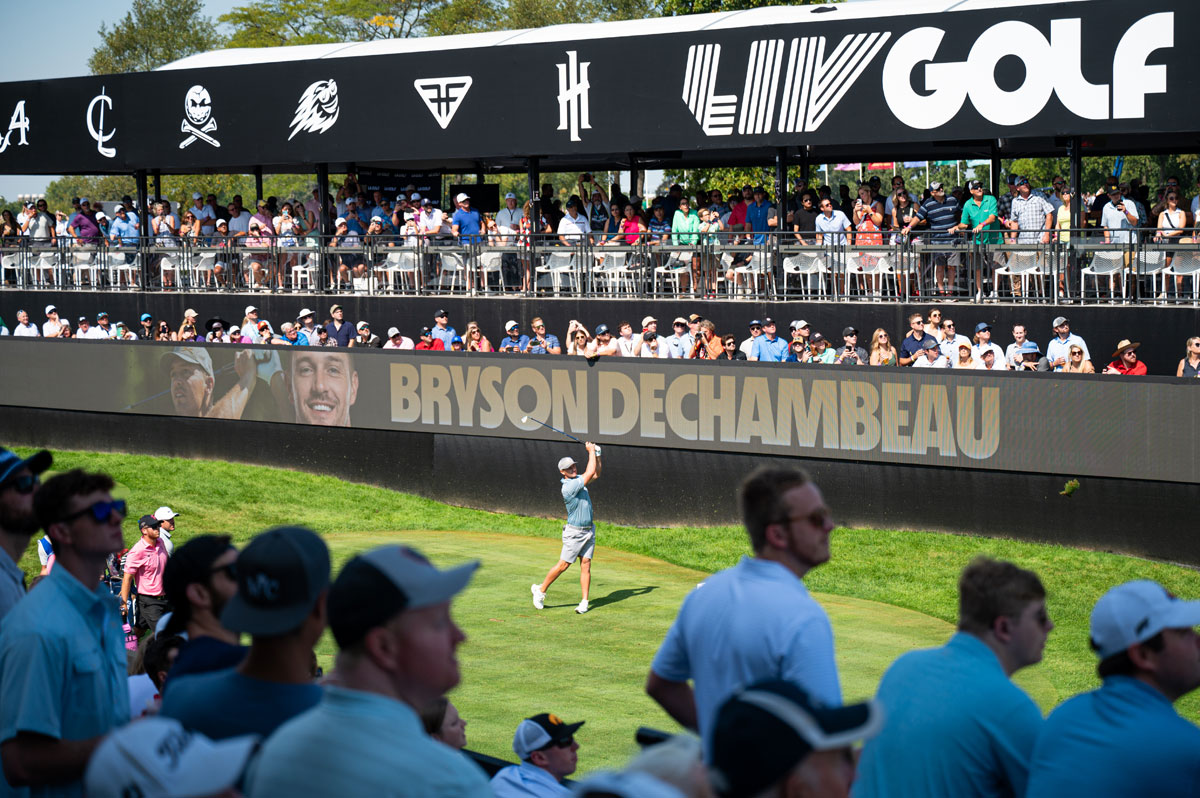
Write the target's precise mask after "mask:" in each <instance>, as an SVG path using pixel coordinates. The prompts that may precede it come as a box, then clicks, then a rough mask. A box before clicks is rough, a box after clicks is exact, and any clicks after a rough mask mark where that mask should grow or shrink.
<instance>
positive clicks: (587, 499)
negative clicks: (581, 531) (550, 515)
mask: <svg viewBox="0 0 1200 798" xmlns="http://www.w3.org/2000/svg"><path fill="white" fill-rule="evenodd" d="M562 496H563V504H565V505H566V506H567V523H568V524H570V525H571V526H577V527H588V526H591V525H592V495H591V494H590V493H588V489H587V486H586V485H584V484H583V477H582V476H578V477H571V478H570V479H568V478H566V477H563V479H562Z"/></svg>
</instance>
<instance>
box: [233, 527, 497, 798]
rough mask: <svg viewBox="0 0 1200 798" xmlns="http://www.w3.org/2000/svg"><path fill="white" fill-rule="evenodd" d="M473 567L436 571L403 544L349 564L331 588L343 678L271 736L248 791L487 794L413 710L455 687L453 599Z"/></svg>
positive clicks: (481, 780)
mask: <svg viewBox="0 0 1200 798" xmlns="http://www.w3.org/2000/svg"><path fill="white" fill-rule="evenodd" d="M251 545H253V544H251ZM247 551H249V549H247ZM477 567H479V563H478V562H471V563H467V564H465V565H460V566H458V567H457V568H452V569H449V570H445V571H439V570H437V569H436V568H434V567H433V565H431V564H430V562H429V561H428V560H427V559H425V557H424V556H422V555H421V553H420V552H417V551H415V550H413V549H410V548H406V547H403V546H383V547H381V548H377V549H374V550H372V551H369V552H366V553H365V554H360V555H359V556H357V557H355V558H354V559H352V560H350V562H348V563H346V565H345V567H344V568H342V572H341V573H340V574H339V575H338V578H337V581H336V582H334V584H333V587H332V588H331V589H330V591H329V627H330V631H332V632H333V638H334V640H335V641H336V642H337V647H338V655H337V682H336V684H332V685H329V686H328V687H326V688H325V690H324V696H323V697H322V698H321V701H320V703H319V704H318V705H317V706H316V707H314V708H313V709H311V710H309V711H307V712H304V713H303V714H301V715H299V717H296V718H295V719H293V720H292V721H291V722H289V723H287V724H285V725H284V726H283V727H282V728H280V729H279V731H278V732H276V733H275V735H274V736H272V737H271V738H270V739H268V740H267V742H266V744H265V745H264V746H263V749H262V753H261V754H260V755H259V759H258V762H257V764H256V765H255V766H254V768H253V769H252V771H251V772H250V775H249V778H248V779H247V789H246V795H247V796H249V798H259V796H265V797H267V798H274V796H281V795H289V796H325V795H338V794H344V793H346V791H347V789H349V791H350V792H353V793H356V794H360V795H397V794H404V795H413V796H417V795H421V796H437V795H445V796H463V797H464V798H471V797H472V796H479V798H483V797H484V796H488V795H491V792H490V790H489V789H488V783H487V779H486V778H485V777H484V775H483V773H482V772H481V771H480V770H479V768H478V766H476V765H475V764H474V763H472V762H471V761H470V760H469V759H467V758H466V757H464V756H462V755H460V754H459V753H458V752H456V751H454V750H452V749H450V748H449V747H447V746H444V745H442V744H441V743H439V742H437V741H435V740H432V739H430V738H429V737H428V736H427V735H426V734H425V729H424V727H423V726H422V724H421V719H420V716H419V714H418V713H419V712H420V711H422V710H423V709H424V708H425V707H427V706H429V705H431V704H433V703H434V702H436V701H437V700H438V699H439V698H440V697H441V696H443V695H445V694H446V693H447V692H448V691H449V690H451V689H453V688H454V686H455V685H457V684H458V682H459V679H460V676H459V668H458V660H457V658H456V657H455V649H456V648H458V646H459V644H461V643H462V642H463V641H464V640H465V639H466V636H465V635H464V634H463V633H462V630H461V629H459V628H458V626H457V625H455V623H454V620H453V618H452V617H451V614H450V602H451V600H452V599H453V598H454V596H456V595H457V594H458V593H460V592H461V591H462V590H463V589H464V588H465V587H466V586H467V583H468V582H469V581H470V579H471V576H472V574H474V572H475V569H476V568H477ZM314 689H315V690H316V692H317V695H318V696H320V695H321V692H322V691H321V689H320V688H316V687H314ZM331 731H333V732H335V733H333V734H331V733H330V732H331Z"/></svg>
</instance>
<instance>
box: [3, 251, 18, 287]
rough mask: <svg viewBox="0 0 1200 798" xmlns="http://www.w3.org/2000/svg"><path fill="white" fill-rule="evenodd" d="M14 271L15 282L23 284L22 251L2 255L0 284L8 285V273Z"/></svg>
mask: <svg viewBox="0 0 1200 798" xmlns="http://www.w3.org/2000/svg"><path fill="white" fill-rule="evenodd" d="M8 272H12V275H13V284H14V285H20V284H21V253H20V252H6V253H4V254H3V255H0V284H5V285H7V282H6V281H7V279H8V277H7V273H8Z"/></svg>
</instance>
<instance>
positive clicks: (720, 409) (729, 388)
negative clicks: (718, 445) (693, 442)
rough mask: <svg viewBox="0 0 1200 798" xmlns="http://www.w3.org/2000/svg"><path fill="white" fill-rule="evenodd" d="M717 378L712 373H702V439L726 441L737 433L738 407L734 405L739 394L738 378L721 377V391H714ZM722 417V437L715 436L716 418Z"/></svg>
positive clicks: (700, 400) (700, 387)
mask: <svg viewBox="0 0 1200 798" xmlns="http://www.w3.org/2000/svg"><path fill="white" fill-rule="evenodd" d="M715 382H716V380H715V378H714V377H713V376H712V375H710V374H702V375H700V384H699V387H698V390H697V393H698V394H699V402H700V413H699V418H698V419H697V421H699V422H700V436H699V437H700V440H702V441H714V440H721V441H724V440H726V439H729V438H733V437H735V436H736V435H737V428H736V427H735V426H734V425H735V424H736V422H737V407H736V406H735V405H734V402H735V400H736V394H737V379H736V378H735V377H732V376H728V377H721V393H720V395H717V394H715V393H714V392H713V388H714V383H715ZM717 418H720V419H721V437H720V438H716V437H715V426H716V419H717Z"/></svg>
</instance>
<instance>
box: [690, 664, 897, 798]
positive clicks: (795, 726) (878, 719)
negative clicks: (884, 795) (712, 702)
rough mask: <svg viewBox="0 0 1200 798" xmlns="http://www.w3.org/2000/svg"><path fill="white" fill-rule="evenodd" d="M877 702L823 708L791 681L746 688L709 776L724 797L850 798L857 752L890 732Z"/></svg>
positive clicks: (728, 714) (729, 712) (717, 742)
mask: <svg viewBox="0 0 1200 798" xmlns="http://www.w3.org/2000/svg"><path fill="white" fill-rule="evenodd" d="M884 723H885V719H884V717H883V713H882V712H881V711H880V709H879V706H878V704H877V702H874V701H872V702H869V703H863V704H852V705H850V706H846V707H840V706H829V705H824V704H822V702H821V701H820V700H818V699H816V697H815V696H810V694H809V693H808V692H807V691H805V690H804V689H802V688H801V687H800V686H799V685H798V684H795V683H793V681H792V680H787V679H767V680H763V681H759V682H756V683H754V684H751V685H749V686H747V687H744V688H740V689H739V690H738V691H737V692H736V693H734V694H733V695H732V696H730V698H729V700H728V701H726V702H725V703H724V704H723V705H722V706H721V709H720V712H719V713H717V718H716V731H715V733H714V736H713V744H712V767H711V770H710V774H711V777H712V782H713V784H714V786H715V787H716V789H717V793H718V794H719V795H722V796H737V797H738V798H750V796H755V797H756V798H758V797H760V796H761V797H762V798H766V797H767V796H772V797H774V796H780V797H782V796H801V795H805V796H807V795H814V796H821V798H835V797H838V796H846V795H849V794H850V785H851V784H852V783H853V782H854V768H855V765H854V763H855V760H856V756H855V753H854V750H853V748H852V746H853V745H854V743H855V742H857V741H860V740H870V738H871V737H873V736H874V735H875V734H878V733H879V729H880V728H881V727H883V726H884Z"/></svg>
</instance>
